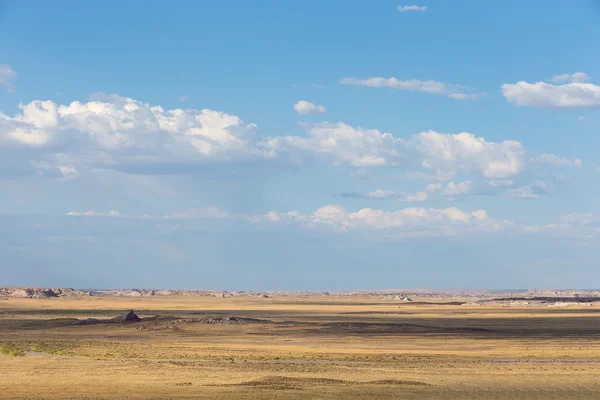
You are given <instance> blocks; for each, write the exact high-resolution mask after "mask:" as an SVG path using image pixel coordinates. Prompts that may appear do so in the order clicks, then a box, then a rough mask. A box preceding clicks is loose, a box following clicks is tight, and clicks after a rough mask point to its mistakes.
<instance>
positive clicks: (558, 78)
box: [551, 72, 590, 83]
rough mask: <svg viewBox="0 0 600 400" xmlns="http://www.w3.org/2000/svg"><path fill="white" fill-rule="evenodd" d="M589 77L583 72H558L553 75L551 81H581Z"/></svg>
mask: <svg viewBox="0 0 600 400" xmlns="http://www.w3.org/2000/svg"><path fill="white" fill-rule="evenodd" d="M588 79H590V77H589V76H587V74H586V73H585V72H575V73H574V74H572V75H569V74H560V75H554V76H553V77H552V79H551V81H552V82H567V81H568V82H574V83H582V82H585V81H587V80H588Z"/></svg>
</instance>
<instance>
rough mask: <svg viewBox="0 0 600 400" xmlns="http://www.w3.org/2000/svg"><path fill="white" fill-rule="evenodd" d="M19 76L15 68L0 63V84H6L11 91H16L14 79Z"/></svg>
mask: <svg viewBox="0 0 600 400" xmlns="http://www.w3.org/2000/svg"><path fill="white" fill-rule="evenodd" d="M16 76H17V73H16V72H15V70H14V69H12V67H11V66H10V65H8V64H0V85H2V86H5V87H6V89H7V90H8V91H9V92H14V90H15V86H14V84H13V79H15V77H16Z"/></svg>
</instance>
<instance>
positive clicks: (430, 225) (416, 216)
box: [66, 204, 600, 239]
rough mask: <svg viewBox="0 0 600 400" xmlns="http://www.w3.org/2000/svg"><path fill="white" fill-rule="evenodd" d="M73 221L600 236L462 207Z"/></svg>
mask: <svg viewBox="0 0 600 400" xmlns="http://www.w3.org/2000/svg"><path fill="white" fill-rule="evenodd" d="M66 215H67V216H69V217H96V218H126V219H134V220H146V219H147V220H160V221H162V222H164V223H170V222H172V223H179V222H178V221H179V220H182V219H186V220H196V219H206V220H213V221H215V222H213V223H216V221H218V220H224V219H234V220H237V221H240V222H241V221H246V222H249V223H253V224H287V225H298V226H301V227H304V228H308V229H317V230H322V231H325V232H327V231H328V232H332V233H350V232H357V233H360V232H367V233H375V232H377V233H378V235H369V237H370V238H377V237H382V236H383V237H389V238H398V239H402V238H419V237H436V236H469V235H482V234H503V235H520V234H536V233H537V234H549V235H551V236H557V237H567V238H585V239H595V238H596V237H598V235H599V234H600V220H598V218H596V217H595V216H594V215H593V214H591V213H573V214H568V215H565V216H563V217H561V218H560V220H559V221H558V222H557V223H549V224H545V225H525V224H520V223H517V222H513V221H510V220H501V219H494V218H492V217H490V216H489V215H488V213H487V212H486V211H485V210H482V209H479V210H473V211H465V210H461V209H459V208H456V207H448V208H423V207H409V208H404V209H399V210H391V211H390V210H381V209H372V208H363V209H360V210H358V211H355V212H352V211H348V210H346V209H344V208H342V207H340V206H338V205H333V204H329V205H326V206H324V207H321V208H319V209H317V210H316V211H314V212H311V213H303V212H300V211H288V212H279V211H269V212H267V213H265V214H258V215H234V214H232V213H229V212H227V211H224V210H222V209H220V208H217V207H206V208H199V209H193V210H188V211H185V212H174V213H171V214H168V215H165V216H161V217H153V216H150V215H127V214H122V213H120V212H119V211H117V210H111V211H109V212H98V211H86V212H80V211H70V212H68V213H67V214H66Z"/></svg>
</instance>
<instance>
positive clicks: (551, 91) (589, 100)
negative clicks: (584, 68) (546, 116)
mask: <svg viewBox="0 0 600 400" xmlns="http://www.w3.org/2000/svg"><path fill="white" fill-rule="evenodd" d="M587 79H588V77H587V75H586V74H585V73H583V72H577V73H575V74H573V75H557V76H555V77H554V78H553V79H552V80H553V82H564V81H569V83H565V84H562V85H554V84H552V83H546V82H535V83H529V82H525V81H519V82H517V83H515V84H508V83H507V84H504V85H502V93H503V94H504V97H506V99H507V100H508V101H509V102H511V103H513V104H515V105H517V106H530V107H538V108H598V107H600V86H597V85H594V84H592V83H584V82H585V81H586V80H587Z"/></svg>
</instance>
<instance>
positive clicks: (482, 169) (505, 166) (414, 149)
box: [273, 123, 526, 178]
mask: <svg viewBox="0 0 600 400" xmlns="http://www.w3.org/2000/svg"><path fill="white" fill-rule="evenodd" d="M273 143H277V145H275V144H274V146H275V147H276V148H278V149H279V150H282V149H286V148H287V149H288V150H289V149H295V150H305V151H310V152H312V153H317V154H323V155H328V156H330V157H333V159H334V160H335V162H337V163H340V164H350V165H352V166H355V167H377V166H393V167H405V168H413V169H417V170H423V171H427V172H439V173H440V174H446V175H451V174H453V173H456V172H458V171H464V172H475V173H480V174H482V175H483V176H485V177H488V178H505V177H509V176H512V175H516V174H519V173H520V172H521V171H523V169H524V168H525V153H526V151H525V149H524V147H523V146H522V145H521V143H519V142H517V141H512V140H508V141H504V142H500V143H495V142H488V141H486V140H485V139H484V138H481V137H476V136H475V135H473V134H471V133H458V134H443V133H438V132H434V131H428V132H423V133H420V134H416V135H413V136H412V137H410V138H409V139H400V138H396V137H394V136H393V135H392V134H390V133H382V132H380V131H378V130H376V129H368V130H367V129H361V128H354V127H352V126H350V125H346V124H344V123H337V124H331V123H320V124H316V125H313V126H311V127H310V128H309V130H308V137H297V136H291V137H281V138H274V139H273Z"/></svg>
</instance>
